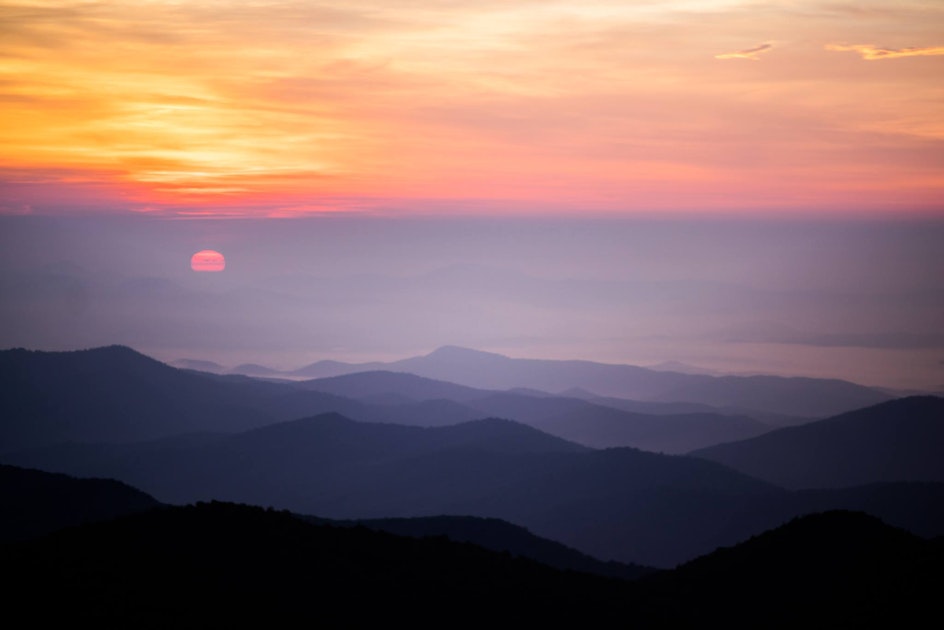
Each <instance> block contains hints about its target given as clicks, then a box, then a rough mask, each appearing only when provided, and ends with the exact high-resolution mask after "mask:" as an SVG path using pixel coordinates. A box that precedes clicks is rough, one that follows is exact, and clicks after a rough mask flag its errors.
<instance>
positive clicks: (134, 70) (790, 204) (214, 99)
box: [0, 0, 944, 216]
mask: <svg viewBox="0 0 944 630" xmlns="http://www.w3.org/2000/svg"><path fill="white" fill-rule="evenodd" d="M942 33H944V4H942V3H940V2H939V1H938V0H924V1H914V0H894V1H876V0H857V1H855V2H844V1H842V0H822V1H820V0H790V1H787V0H784V1H777V0H763V1H761V0H745V1H731V0H711V1H693V0H679V1H671V0H669V1H662V2H658V1H652V2H650V1H646V0H641V1H634V2H626V1H625V0H605V1H593V0H588V1H581V2H574V1H573V0H569V1H560V0H533V1H532V0H517V1H512V0H482V1H478V2H458V1H447V0H438V1H437V0H360V1H356V0H355V1H347V0H345V1H344V2H341V1H337V2H330V1H328V2H319V1H317V0H305V1H285V2H280V1H277V0H276V1H271V2H247V1H244V0H234V1H225V0H220V1H213V0H200V1H186V0H183V1H180V0H178V1H172V2H171V1H167V2H164V1H153V2H150V1H135V2H130V1H124V2H118V1H114V2H109V1H103V2H94V1H81V2H69V1H61V0H60V1H55V2H44V1H38V2H37V1H28V0H27V1H21V2H10V1H6V0H4V1H2V2H0V95H2V98H3V120H4V125H3V129H2V132H0V181H2V182H3V197H4V198H3V206H4V210H5V212H7V213H17V212H20V213H27V212H31V211H32V212H42V213H70V212H74V211H76V210H78V209H83V210H85V211H96V212H118V213H121V212H127V211H134V212H156V213H165V214H194V213H196V214H212V215H223V214H239V215H251V216H294V215H298V214H308V213H321V212H329V211H351V210H360V211H375V212H377V211H382V212H398V211H400V212H402V211H411V212H427V213H432V214H438V213H442V212H452V213H459V212H466V213H468V212H471V213H482V212H490V213H494V214H504V213H508V212H515V213H536V214H547V213H550V212H557V213H564V214H567V213H574V212H580V213H594V214H599V213H604V214H605V213H617V214H620V213H625V212H633V211H635V212H653V211H658V212H664V211H683V212H717V211H725V212H730V211H741V212H745V213H753V212H759V211H766V212H775V211H779V212H791V213H795V212H802V211H805V212H814V211H815V212H823V211H830V212H840V213H841V212H845V213H853V214H855V213H863V212H878V213H887V212H897V213H926V214H940V212H941V198H942V191H944V176H942V172H944V151H942V140H944V117H942V104H944V85H942V82H941V81H940V77H941V76H942V74H944V35H942Z"/></svg>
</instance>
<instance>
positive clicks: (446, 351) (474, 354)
mask: <svg viewBox="0 0 944 630" xmlns="http://www.w3.org/2000/svg"><path fill="white" fill-rule="evenodd" d="M426 358H437V359H472V358H479V359H483V358H492V359H508V357H506V356H505V355H503V354H498V353H496V352H485V351H483V350H475V349H473V348H463V347H462V346H440V347H438V348H436V349H435V350H433V351H432V352H430V353H429V354H427V355H426Z"/></svg>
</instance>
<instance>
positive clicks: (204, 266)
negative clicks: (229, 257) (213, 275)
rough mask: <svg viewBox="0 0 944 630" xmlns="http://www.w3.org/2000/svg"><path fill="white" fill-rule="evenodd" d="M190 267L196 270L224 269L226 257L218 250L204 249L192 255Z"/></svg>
mask: <svg viewBox="0 0 944 630" xmlns="http://www.w3.org/2000/svg"><path fill="white" fill-rule="evenodd" d="M190 268H191V269H193V270H194V271H223V270H224V269H226V259H225V258H224V257H223V254H221V253H219V252H218V251H216V250H212V249H204V250H201V251H199V252H197V253H196V254H194V255H193V256H191V257H190Z"/></svg>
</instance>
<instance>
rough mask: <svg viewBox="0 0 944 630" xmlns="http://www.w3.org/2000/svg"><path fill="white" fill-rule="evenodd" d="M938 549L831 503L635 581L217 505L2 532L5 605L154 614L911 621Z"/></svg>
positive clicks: (346, 622) (191, 621)
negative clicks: (33, 536)
mask: <svg viewBox="0 0 944 630" xmlns="http://www.w3.org/2000/svg"><path fill="white" fill-rule="evenodd" d="M942 559H944V555H942V545H941V543H940V541H939V540H938V541H927V540H924V539H921V538H918V537H916V536H913V535H911V534H908V533H906V532H903V531H900V530H897V529H895V528H891V527H889V526H887V525H884V524H883V523H881V522H880V521H878V520H876V519H874V518H871V517H868V516H866V515H863V514H857V513H849V512H832V513H825V514H819V515H813V516H808V517H804V518H801V519H796V520H794V521H792V522H791V523H788V524H787V525H785V526H783V527H780V528H778V529H776V530H773V531H770V532H767V533H765V534H762V535H760V536H757V537H755V538H753V539H751V540H749V541H747V542H745V543H742V544H740V545H737V546H735V547H733V548H728V549H721V550H718V551H717V552H715V553H712V554H709V555H707V556H705V557H703V558H700V559H698V560H696V561H694V562H692V563H689V564H687V565H685V566H683V567H681V568H679V569H676V570H674V571H667V572H664V573H660V574H656V575H655V576H653V577H650V578H644V579H643V580H642V581H635V582H634V581H622V580H615V579H607V578H601V577H595V576H590V575H586V574H581V573H575V572H568V571H559V570H556V569H551V568H549V567H546V566H543V565H540V564H538V563H535V562H532V561H528V560H523V559H521V558H514V557H512V556H511V555H510V554H507V553H496V552H492V551H487V550H485V549H482V548H480V547H477V546H474V545H469V544H464V543H456V542H452V541H449V540H447V539H445V538H443V537H433V538H402V537H398V536H394V535H391V534H387V533H383V532H377V531H372V530H369V529H366V528H363V527H332V526H324V525H313V524H310V523H306V522H303V521H301V520H299V519H298V518H296V517H294V516H292V515H291V514H289V513H287V512H276V511H273V510H264V509H261V508H255V507H249V506H245V505H237V504H228V503H217V502H213V503H202V504H197V505H191V506H186V507H172V508H161V509H157V510H154V511H150V512H147V513H143V514H136V515H132V516H128V517H124V518H122V519H119V520H116V521H112V522H108V523H100V524H96V525H85V526H81V527H77V528H72V529H68V530H63V531H60V532H57V533H55V534H53V535H50V536H48V537H46V538H43V539H38V540H33V541H29V542H25V543H18V544H16V545H11V546H6V547H0V561H2V562H3V566H4V568H5V570H6V571H7V575H8V577H11V578H12V579H11V580H9V582H10V583H11V585H10V586H9V587H8V588H7V590H6V593H5V595H6V597H7V600H6V601H7V602H8V605H7V607H6V609H7V614H8V615H10V616H12V617H11V618H21V619H22V618H28V619H30V620H31V621H32V622H34V623H39V624H43V623H48V622H55V621H68V622H69V623H70V624H75V625H84V624H88V623H94V624H96V626H97V627H143V628H150V627H169V626H173V627H208V626H209V627H258V626H260V625H262V624H264V625H265V626H266V627H283V626H288V625H289V624H291V625H292V626H293V627H295V626H297V625H298V624H320V625H327V626H329V627H364V626H366V625H367V624H377V623H384V624H390V623H398V622H401V623H408V624H409V625H410V626H412V627H433V626H436V627H443V626H448V627H471V626H473V625H481V624H482V623H489V624H492V625H497V626H499V627H508V626H519V625H521V624H528V625H530V624H534V623H548V622H554V625H555V626H556V625H560V624H561V623H563V624H567V625H578V624H579V625H580V626H582V627H596V626H602V625H612V624H614V623H618V624H619V625H625V626H628V627H633V628H662V627H671V628H694V627H706V626H708V627H728V628H756V627H764V628H787V627H804V628H826V627H829V628H836V627H853V628H855V627H863V628H864V627H902V625H904V626H906V627H913V625H914V624H915V623H917V620H918V619H920V618H921V616H922V615H929V614H933V613H934V612H935V608H934V607H935V606H936V602H937V601H938V596H939V593H940V588H941V586H942V578H941V571H940V568H941V561H942Z"/></svg>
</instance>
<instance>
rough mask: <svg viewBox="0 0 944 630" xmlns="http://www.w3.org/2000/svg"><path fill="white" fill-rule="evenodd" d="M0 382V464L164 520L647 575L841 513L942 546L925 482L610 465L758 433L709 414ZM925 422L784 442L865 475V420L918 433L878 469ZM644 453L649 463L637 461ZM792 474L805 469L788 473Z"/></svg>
mask: <svg viewBox="0 0 944 630" xmlns="http://www.w3.org/2000/svg"><path fill="white" fill-rule="evenodd" d="M447 354H448V353H447ZM458 354H461V355H464V354H465V351H460V352H459V353H458ZM440 358H442V357H440ZM508 361H511V362H514V361H516V360H512V359H508ZM550 363H555V362H550ZM559 368H560V366H559V365H556V364H555V365H551V366H550V367H549V368H548V369H550V370H551V371H554V370H559ZM538 371H539V372H540V370H538ZM578 371H579V370H578ZM0 376H2V377H3V387H4V390H3V397H2V398H0V410H2V412H3V418H4V422H3V424H2V438H3V441H2V444H0V457H2V459H3V461H5V462H7V463H11V464H17V465H21V466H29V467H36V468H40V469H42V470H47V471H54V472H63V473H69V474H75V475H81V476H94V477H109V478H115V479H119V480H121V481H123V482H125V483H129V484H131V485H133V486H135V487H138V488H141V489H142V490H143V491H145V492H147V493H149V494H151V495H153V496H154V497H156V498H157V499H159V500H161V501H163V502H170V503H188V502H192V501H198V500H211V499H215V500H228V501H237V502H245V503H253V504H258V505H266V506H275V507H277V508H279V509H291V510H293V511H295V512H300V513H308V514H316V515H318V516H319V517H326V518H333V519H365V518H390V517H417V516H437V515H464V516H477V517H487V518H501V519H504V520H507V521H509V522H511V523H514V524H516V525H523V526H526V527H527V528H528V529H530V530H531V531H532V532H534V533H535V534H537V535H539V536H542V537H545V538H549V539H551V540H554V541H557V542H562V543H565V544H567V545H568V546H571V547H573V548H575V549H577V550H579V551H580V552H582V553H585V554H590V555H593V556H596V557H598V558H602V559H605V560H619V561H622V562H635V563H640V564H646V565H652V566H659V567H668V566H674V565H676V564H679V563H682V562H686V561H688V560H690V559H692V558H694V557H696V556H698V555H701V554H704V553H708V552H710V551H712V550H713V549H715V548H717V547H719V546H722V545H731V544H735V543H737V542H738V541H740V540H743V539H745V538H747V537H748V536H751V535H754V534H757V533H759V532H761V531H763V530H765V529H769V528H770V527H774V526H776V525H777V524H779V523H782V522H784V521H785V520H787V519H789V518H792V517H794V516H798V515H802V514H805V513H808V512H811V511H822V510H827V509H834V508H840V507H841V508H844V509H856V510H865V511H867V512H869V513H871V514H874V515H876V516H879V517H881V518H882V519H883V520H885V521H886V522H888V523H890V524H893V525H896V526H901V527H907V528H909V529H910V530H911V531H914V532H920V533H922V534H923V535H940V534H941V533H944V514H942V512H944V507H942V506H944V484H941V483H940V480H939V478H938V477H934V476H930V477H929V476H928V475H927V474H923V473H922V474H918V473H917V472H912V473H910V474H905V475H902V474H894V475H893V474H888V475H886V474H883V473H882V471H881V470H879V471H878V473H877V474H874V475H872V476H871V477H867V478H864V479H863V480H862V481H861V484H866V485H856V486H855V487H846V488H839V486H842V485H849V484H848V483H845V484H843V483H833V482H826V483H824V485H821V486H818V487H819V489H817V490H813V489H806V490H787V489H785V488H784V487H782V486H781V484H780V482H776V483H771V482H770V481H767V480H764V479H763V478H758V477H756V476H753V475H751V474H745V473H744V472H743V471H738V470H735V469H734V468H732V467H729V466H726V465H722V464H719V463H717V462H712V461H707V460H706V459H705V453H703V452H702V451H698V455H699V456H700V457H691V456H681V455H665V454H659V453H656V452H647V451H643V450H639V449H637V448H627V447H625V446H622V447H619V448H612V446H613V444H614V443H620V440H625V441H626V442H630V443H636V444H640V443H642V444H646V445H647V446H649V448H651V449H653V450H670V449H675V450H674V452H676V453H678V452H680V451H681V449H683V448H685V447H689V449H690V448H695V449H698V448H700V447H705V446H709V445H710V444H713V443H717V442H720V441H724V438H723V436H724V435H725V431H728V435H729V436H730V435H731V434H732V433H734V434H735V435H734V436H733V438H732V437H728V439H735V440H738V439H739V437H744V435H743V434H742V435H741V436H738V435H736V431H735V429H736V430H737V431H743V432H744V433H747V434H748V436H750V430H755V434H756V431H760V430H763V431H769V430H770V429H772V427H764V426H763V425H760V426H759V423H758V422H757V420H755V419H753V418H750V417H746V416H740V417H739V416H732V415H729V414H724V413H719V412H694V411H693V412H692V413H666V414H661V415H655V414H638V413H635V412H632V411H628V410H626V409H619V408H616V407H611V406H608V405H607V404H601V403H609V404H617V403H618V402H619V401H620V400H623V401H625V402H626V404H627V405H628V406H631V405H633V404H636V403H635V401H631V400H629V399H613V398H602V399H601V398H598V397H596V396H594V395H592V394H586V391H589V390H584V391H583V392H582V391H581V389H580V388H581V386H580V385H579V383H571V384H570V385H569V386H568V388H567V389H565V390H562V391H569V392H571V393H572V394H577V395H579V397H578V396H573V395H572V396H560V395H553V394H549V393H546V392H545V391H541V390H536V389H533V388H529V386H528V385H527V384H525V385H520V386H518V387H517V388H515V389H511V388H509V389H507V390H505V391H495V390H483V389H478V388H474V387H471V386H468V385H461V384H457V383H449V382H444V381H441V380H436V379H429V378H426V377H420V376H416V375H410V374H402V373H401V374H395V373H390V372H368V373H361V374H350V375H345V376H341V377H334V378H328V379H316V380H311V381H305V382H292V383H285V382H270V381H261V380H257V379H251V378H247V377H244V376H225V375H215V374H207V373H200V372H193V371H188V370H178V369H175V368H171V367H169V366H166V365H163V364H161V363H159V362H156V361H153V360H152V359H148V358H147V357H143V356H142V355H139V354H137V353H135V352H134V351H132V350H130V349H127V348H121V347H110V348H102V349H96V350H92V351H84V352H74V353H39V352H30V351H25V350H12V351H4V352H2V353H0ZM705 378H709V379H710V378H713V377H705ZM783 381H784V383H781V384H789V383H790V382H791V381H790V379H783ZM803 383H804V382H803V381H800V383H799V384H800V385H801V386H802V385H803ZM818 386H823V387H828V386H829V383H828V382H826V383H825V384H824V383H820V384H819V385H818ZM575 388H577V389H575ZM797 391H798V392H799V391H802V387H801V389H800V390H797ZM341 394H343V395H341ZM939 403H940V399H936V398H933V397H918V398H907V399H902V400H896V401H891V402H887V403H884V404H880V405H878V406H873V407H871V408H865V409H862V410H860V411H856V412H854V413H852V414H848V415H850V416H852V417H853V419H852V420H842V418H843V416H839V417H837V418H834V419H830V420H821V421H813V422H809V423H808V424H806V425H804V426H802V427H797V428H795V429H791V431H798V430H799V429H804V430H805V431H818V430H821V429H819V428H818V427H821V426H822V425H825V426H827V427H828V426H832V425H833V424H839V425H842V426H843V427H845V429H844V431H846V434H847V437H846V438H842V437H841V436H840V437H839V438H838V439H836V440H833V441H832V442H828V443H824V446H823V447H822V450H823V452H824V454H825V455H824V456H825V457H826V458H827V459H828V458H829V457H830V454H829V450H830V449H832V450H833V451H834V452H835V455H834V457H833V458H834V459H837V460H838V459H841V457H840V452H841V451H842V449H843V448H844V442H845V441H848V440H853V439H860V441H862V442H864V443H865V442H869V443H871V444H872V445H871V446H870V448H871V449H872V450H868V449H865V450H862V449H859V450H856V449H851V450H850V453H852V454H855V453H860V454H861V455H860V456H861V457H863V458H865V461H863V462H860V463H861V465H862V466H863V467H865V468H868V467H869V462H872V461H878V460H875V459H874V457H875V453H876V452H877V451H876V450H875V449H879V450H880V449H881V448H883V445H884V446H889V445H891V444H892V442H891V441H889V440H887V439H884V438H883V435H887V433H882V432H880V431H878V432H876V431H872V430H871V429H869V427H870V426H871V425H870V424H869V422H868V418H871V417H873V416H875V415H882V414H888V413H890V412H889V410H895V409H898V410H899V412H898V413H899V415H901V414H905V415H907V416H909V417H912V416H914V417H916V418H924V420H921V422H920V423H918V424H919V425H920V427H923V428H921V429H920V430H915V431H911V432H906V433H905V434H903V439H902V440H901V444H900V445H898V446H896V449H897V450H895V451H894V453H893V455H890V457H892V458H893V459H906V458H908V457H911V458H913V459H915V460H918V459H921V458H920V457H918V455H919V454H921V453H926V452H929V450H928V449H931V451H933V450H934V448H933V445H935V444H937V445H940V434H939V433H937V432H936V431H937V429H936V428H935V427H936V425H935V424H934V421H933V419H934V417H938V418H939V417H940V415H939V414H938V412H937V411H936V410H937V409H938V407H937V405H939ZM644 404H648V405H653V404H656V403H653V402H647V403H644ZM673 404H676V405H677V404H681V403H673ZM685 404H697V405H700V404H703V403H685ZM672 411H673V412H677V411H679V409H678V407H673V409H672ZM922 414H924V415H922ZM489 416H504V417H505V418H508V419H500V418H498V417H489ZM860 422H861V423H862V427H863V430H862V431H861V432H859V431H857V427H858V426H859V423H860ZM916 426H918V425H916ZM706 427H707V428H708V429H710V430H706ZM732 427H734V429H732ZM647 430H648V431H650V432H652V433H655V434H656V436H655V438H653V437H652V436H651V435H648V436H647V435H646V431H647ZM699 430H702V431H703V432H704V433H705V435H699ZM784 431H786V430H781V431H771V432H769V433H766V434H765V435H777V434H782V433H783V432H784ZM555 432H556V433H557V435H552V434H551V433H555ZM562 434H563V435H562ZM706 436H707V437H706ZM856 436H858V437H856ZM568 437H572V439H567V438H568ZM761 437H763V436H761ZM719 438H721V439H719ZM905 438H907V439H905ZM755 439H756V438H755ZM594 440H597V441H594ZM646 440H648V442H646ZM660 440H661V444H662V445H663V448H662V449H660V448H658V446H653V445H658V444H660ZM712 440H713V441H712ZM699 442H700V444H699ZM752 443H753V441H752V440H748V441H743V440H741V441H739V442H736V443H732V444H731V445H730V446H731V447H734V446H735V445H736V444H742V445H747V446H745V447H743V448H748V449H750V444H752ZM909 443H910V444H911V445H912V446H909ZM601 446H602V447H608V448H602V449H601V448H599V447H601ZM666 446H667V448H666ZM938 452H939V451H938ZM795 453H800V454H802V452H800V451H796V452H795ZM792 461H793V465H794V466H795V467H798V468H802V467H804V466H805V459H804V457H802V456H795V457H794V458H793V460H792ZM873 468H874V466H873ZM914 470H918V469H914ZM922 470H924V469H922ZM893 482H894V483H893ZM790 487H791V488H802V487H804V486H803V485H802V484H800V485H792V486H790ZM813 487H817V486H810V488H813Z"/></svg>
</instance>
